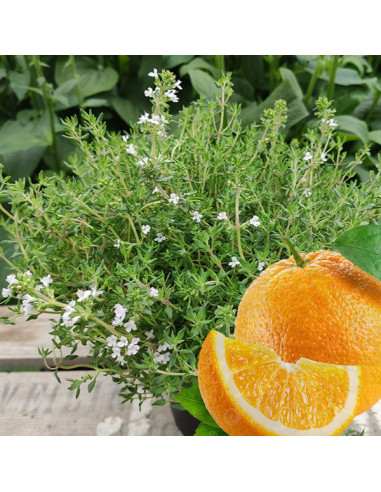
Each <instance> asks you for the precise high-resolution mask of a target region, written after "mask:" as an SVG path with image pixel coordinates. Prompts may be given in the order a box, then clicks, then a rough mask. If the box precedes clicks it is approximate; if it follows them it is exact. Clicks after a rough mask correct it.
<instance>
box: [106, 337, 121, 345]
mask: <svg viewBox="0 0 381 492" xmlns="http://www.w3.org/2000/svg"><path fill="white" fill-rule="evenodd" d="M106 340H107V345H108V346H109V347H116V344H117V342H118V339H117V337H116V336H115V335H110V336H109V337H107V338H106Z"/></svg>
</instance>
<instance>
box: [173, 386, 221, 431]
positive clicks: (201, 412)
mask: <svg viewBox="0 0 381 492" xmlns="http://www.w3.org/2000/svg"><path fill="white" fill-rule="evenodd" d="M174 397H175V399H176V400H177V401H178V402H179V403H181V405H182V406H183V407H184V408H185V410H188V412H189V413H190V414H191V415H193V417H195V418H196V419H197V420H200V421H201V422H203V423H204V424H207V425H208V426H211V427H218V425H217V424H216V423H215V421H214V419H213V417H212V416H211V415H210V413H209V412H208V410H207V409H206V407H205V403H204V400H203V399H202V396H201V393H200V389H199V387H198V380H197V378H195V381H194V383H193V386H192V387H191V388H186V389H183V390H182V391H180V392H179V393H177V394H176V395H174Z"/></svg>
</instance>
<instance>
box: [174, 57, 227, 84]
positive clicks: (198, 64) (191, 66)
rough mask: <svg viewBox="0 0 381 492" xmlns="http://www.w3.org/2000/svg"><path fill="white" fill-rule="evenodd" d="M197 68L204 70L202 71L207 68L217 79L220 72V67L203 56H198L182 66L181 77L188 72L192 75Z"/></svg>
mask: <svg viewBox="0 0 381 492" xmlns="http://www.w3.org/2000/svg"><path fill="white" fill-rule="evenodd" d="M195 70H202V71H205V70H206V71H207V72H209V73H210V74H211V75H212V76H213V77H214V79H217V78H218V77H219V74H220V72H219V70H218V68H216V67H215V66H214V65H211V64H210V63H208V62H207V61H205V60H204V59H203V58H200V57H197V58H195V59H194V60H192V61H191V62H190V63H188V64H187V65H183V66H182V67H181V68H180V77H183V76H184V75H187V74H188V75H189V76H190V73H191V72H194V71H195Z"/></svg>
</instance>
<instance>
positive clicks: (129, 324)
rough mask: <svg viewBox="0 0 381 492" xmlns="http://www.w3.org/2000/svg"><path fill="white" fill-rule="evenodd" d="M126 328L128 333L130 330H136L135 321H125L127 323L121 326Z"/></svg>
mask: <svg viewBox="0 0 381 492" xmlns="http://www.w3.org/2000/svg"><path fill="white" fill-rule="evenodd" d="M123 326H124V327H125V328H126V331H127V332H128V333H130V332H131V331H132V330H137V329H138V327H137V326H136V323H135V321H133V320H132V319H131V320H130V321H127V323H124V325H123Z"/></svg>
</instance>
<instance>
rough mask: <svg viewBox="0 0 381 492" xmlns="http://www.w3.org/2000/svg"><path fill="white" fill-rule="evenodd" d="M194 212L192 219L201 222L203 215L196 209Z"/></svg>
mask: <svg viewBox="0 0 381 492" xmlns="http://www.w3.org/2000/svg"><path fill="white" fill-rule="evenodd" d="M192 214H193V217H192V220H195V221H196V222H200V221H201V219H202V217H203V216H202V215H201V214H200V213H199V212H197V211H196V210H195V211H193V212H192Z"/></svg>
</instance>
